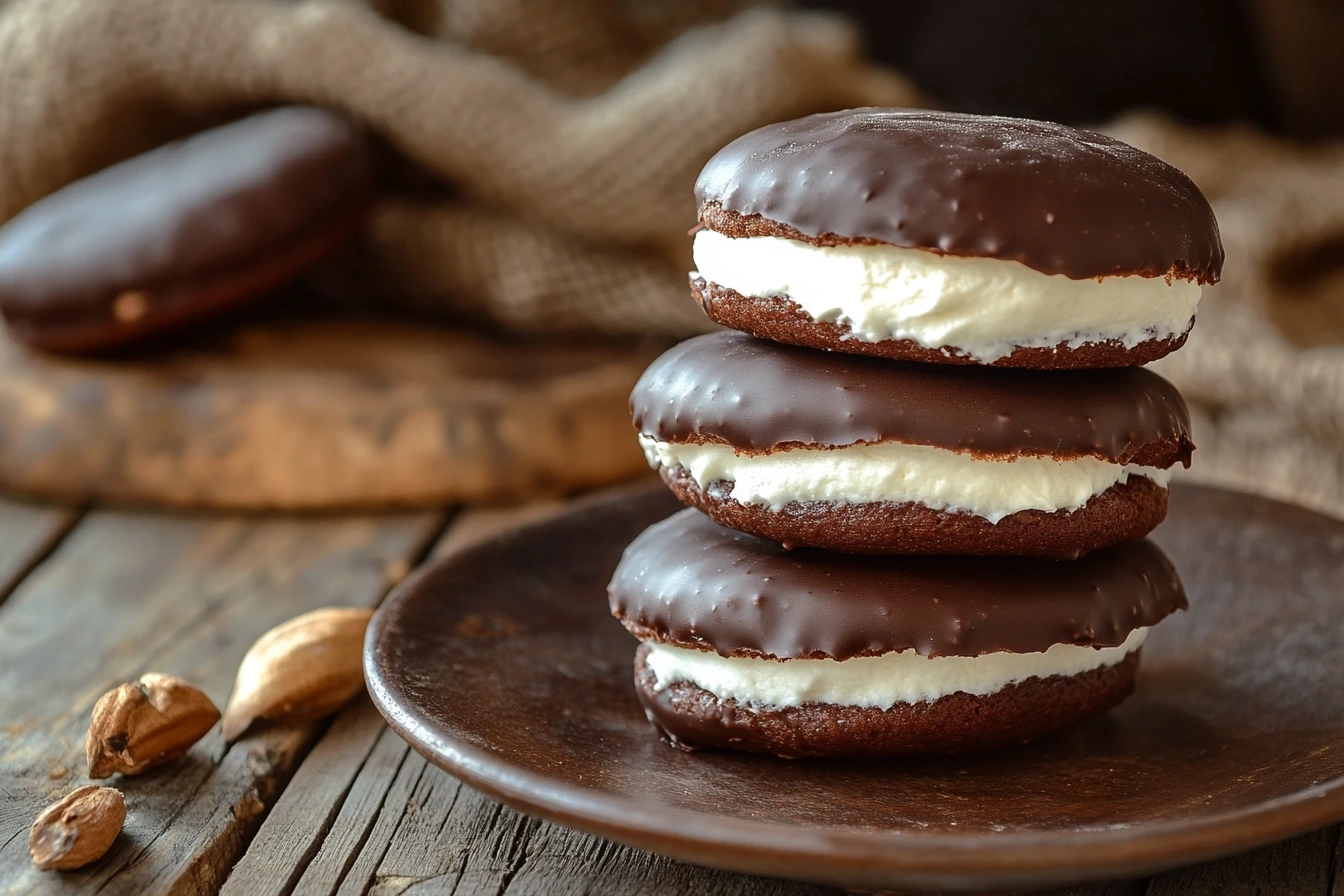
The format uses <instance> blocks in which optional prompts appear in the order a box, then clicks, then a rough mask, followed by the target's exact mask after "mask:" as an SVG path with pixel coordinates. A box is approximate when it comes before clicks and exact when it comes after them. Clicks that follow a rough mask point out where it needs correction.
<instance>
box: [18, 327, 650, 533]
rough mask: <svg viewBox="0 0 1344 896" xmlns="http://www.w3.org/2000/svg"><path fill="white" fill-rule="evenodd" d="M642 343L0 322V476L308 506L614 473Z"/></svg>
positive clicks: (159, 500)
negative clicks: (172, 334) (29, 343)
mask: <svg viewBox="0 0 1344 896" xmlns="http://www.w3.org/2000/svg"><path fill="white" fill-rule="evenodd" d="M656 351H657V348H656V347H651V346H631V347H613V346H601V347H572V346H557V345H535V344H531V345H529V344H520V343H515V342H506V341H503V340H501V339H498V338H496V337H491V336H487V335H483V334H481V333H475V332H465V331H450V330H440V329H434V328H432V327H427V326H417V325H415V324H407V323H390V322H383V321H377V322H375V321H363V320H330V321H312V320H307V321H303V322H272V323H266V324H261V325H254V326H250V327H245V328H243V329H240V330H238V331H236V332H234V333H233V334H231V335H229V336H227V337H224V338H223V339H221V340H219V341H216V342H212V343H210V344H208V345H201V346H196V347H193V348H189V349H182V350H176V351H173V352H169V353H162V352H161V353H155V354H152V355H144V356H139V357H133V358H124V359H113V360H100V361H74V360H70V359H66V358H53V357H50V356H46V355H41V354H38V353H35V352H31V351H28V350H26V349H25V348H23V347H21V346H20V345H18V344H17V343H15V342H14V341H12V340H10V339H7V338H0V490H4V491H7V492H9V493H12V494H17V495H22V496H31V497H38V498H43V499H55V500H59V501H98V502H121V503H133V504H144V505H154V506H170V507H209V508H233V509H248V510H255V509H279V510H311V509H322V508H330V507H384V506H415V505H433V504H444V503H451V502H460V501H482V500H496V499H501V500H503V499H512V498H522V497H532V496H535V495H537V494H539V493H560V492H565V491H570V490H575V489H580V488H585V487H589V486H594V485H598V484H602V483H607V482H613V481H619V480H621V479H625V478H628V477H631V476H633V475H635V474H636V473H638V472H639V471H641V470H644V469H646V466H645V464H644V460H643V458H642V456H641V455H640V452H639V449H638V447H637V445H636V442H635V438H634V433H633V430H632V429H631V426H630V417H629V411H628V408H627V397H628V395H629V392H630V388H631V387H632V386H633V385H634V382H635V380H636V379H637V378H638V376H639V374H640V372H641V371H642V370H643V368H644V367H645V365H647V363H648V362H649V361H650V360H652V358H653V356H654V355H655V354H656Z"/></svg>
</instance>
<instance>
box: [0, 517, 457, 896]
mask: <svg viewBox="0 0 1344 896" xmlns="http://www.w3.org/2000/svg"><path fill="white" fill-rule="evenodd" d="M441 526H442V518H441V516H439V515H437V514H432V513H420V514H407V515H401V516H380V517H372V518H345V519H294V520H276V521H259V520H255V519H248V518H223V519H206V518H183V517H167V516H158V515H152V514H140V513H111V512H101V511H100V512H94V513H91V514H89V515H88V516H87V517H85V518H84V519H83V520H82V521H81V522H80V524H79V525H78V526H76V528H75V529H74V530H73V531H72V532H71V533H70V534H69V535H68V536H67V537H66V538H65V540H64V541H63V542H62V543H61V544H60V546H59V547H58V548H57V549H56V550H55V551H54V553H53V554H52V555H51V556H50V558H49V559H48V562H46V563H43V564H42V565H41V566H40V567H38V568H37V569H36V570H35V571H34V573H33V574H32V575H30V576H29V577H28V578H27V579H26V580H25V581H24V582H23V583H22V585H21V586H20V587H19V588H18V589H17V590H16V591H15V593H14V594H13V596H12V597H11V599H10V600H9V601H8V602H7V603H6V604H5V605H4V606H3V607H0V694H3V695H4V700H5V710H6V712H5V717H4V722H5V725H4V728H3V729H0V730H2V732H3V735H4V741H3V746H2V747H0V780H3V781H4V795H5V799H4V800H3V801H0V892H3V893H26V892H84V891H91V890H93V889H98V890H99V892H102V893H108V894H119V893H125V894H136V896H139V894H147V893H185V894H195V893H213V892H215V890H216V889H217V887H218V886H219V884H220V883H221V882H222V880H223V878H224V876H225V875H226V873H227V870H228V869H229V868H230V867H231V866H232V865H233V864H234V862H235V861H236V860H237V858H238V856H239V855H241V853H242V852H243V850H244V848H245V847H246V845H247V843H248V842H249V840H250V839H251V836H252V834H253V833H254V832H255V830H256V828H257V827H258V826H259V825H260V823H261V821H262V818H263V816H264V814H265V812H266V810H267V808H268V807H269V806H270V805H271V804H272V803H273V802H274V800H275V798H276V797H277V795H278V794H279V792H280V790H281V789H282V788H283V787H284V784H285V783H286V781H287V780H288V778H289V775H290V773H291V772H292V770H293V768H294V766H295V765H296V764H297V762H298V760H299V759H300V758H301V757H302V755H303V754H304V753H305V752H306V750H307V749H308V747H309V745H310V744H312V743H313V742H314V740H315V739H316V738H317V736H318V735H319V733H320V731H321V727H320V726H316V725H309V726H302V727H295V728H273V729H270V730H268V731H265V732H263V733H261V734H260V735H258V736H256V737H253V738H249V739H246V740H244V741H242V742H240V743H238V744H235V745H234V746H233V747H232V748H229V747H226V746H225V745H224V744H223V742H222V740H221V739H220V737H219V733H218V729H216V730H215V731H212V732H211V733H210V734H208V735H207V736H206V737H205V739H204V740H202V741H201V742H200V743H199V744H197V745H196V747H195V748H193V749H192V750H191V751H190V752H189V753H188V754H187V755H186V756H185V757H183V759H182V760H179V761H178V762H176V763H173V764H172V765H169V766H165V767H164V768H162V769H159V770H156V771H154V772H151V773H149V774H146V775H143V776H140V777H135V778H123V777H118V778H115V779H113V780H112V781H110V782H108V783H111V784H112V785H113V786H116V787H118V788H120V789H122V790H123V791H124V792H125V793H126V796H127V802H128V805H129V809H130V814H129V817H128V820H127V823H126V827H125V831H124V833H123V835H122V837H121V838H120V839H119V840H118V842H117V843H116V844H115V845H114V846H113V848H112V850H111V852H110V853H109V854H108V855H107V856H106V857H105V858H104V859H102V860H101V861H99V862H98V863H96V864H94V865H92V866H90V867H89V868H88V869H85V870H83V871H78V872H72V873H68V874H63V875H52V874H43V873H41V872H37V871H35V870H34V869H33V868H32V867H31V865H30V864H29V860H28V854H27V842H26V841H27V836H26V834H27V828H28V825H29V823H30V822H31V820H32V818H33V817H34V816H35V815H36V814H37V812H38V810H39V809H40V808H41V807H42V806H43V805H45V804H46V803H47V802H49V801H50V800H52V799H53V798H55V797H58V796H60V795H62V794H64V793H65V792H67V791H68V790H70V789H71V788H72V787H74V786H76V785H77V784H79V783H81V782H82V780H83V775H84V773H85V768H84V756H83V744H84V733H85V731H86V729H87V726H88V717H89V711H90V709H91V707H92V705H93V703H94V701H95V700H96V699H97V698H98V696H99V695H100V694H101V693H103V691H105V690H106V689H107V688H109V687H111V686H113V685H115V684H117V683H118V682H120V681H124V680H127V679H131V678H134V677H136V676H138V675H139V674H141V673H143V672H146V671H159V672H167V673H171V674H175V675H178V676H181V677H182V678H185V679H186V680H188V681H190V682H192V683H194V684H196V685H198V686H200V687H201V688H202V689H203V690H204V691H205V692H206V693H207V694H209V695H210V697H211V698H212V699H213V700H214V701H215V702H216V703H217V704H219V705H221V706H222V705H223V704H224V702H225V699H226V698H227V696H228V694H229V690H230V688H231V686H232V683H233V676H234V673H235V671H236V669H237V665H238V662H239V660H240V659H241V658H242V655H243V653H244V652H245V651H246V650H247V648H248V647H249V646H250V645H251V644H252V642H253V641H254V640H255V639H256V638H257V637H258V636H259V635H261V634H262V633H263V632H264V631H266V630H267V629H269V628H271V627H272V626H274V625H275V624H277V623H279V622H281V621H284V620H285V619H288V618H291V617H293V616H295V615H297V614H299V613H301V612H304V611H306V610H309V609H312V608H315V607H319V606H331V605H336V606H357V605H369V604H372V603H373V602H375V601H377V600H378V599H379V597H380V596H381V595H382V593H383V592H384V590H385V588H386V584H387V583H386V572H385V571H386V570H387V569H389V568H393V567H395V566H396V565H397V564H398V563H401V564H404V563H405V562H407V560H408V559H414V558H416V557H419V556H420V555H421V554H422V553H423V551H424V550H425V549H426V548H427V547H428V543H429V541H430V540H431V539H432V538H433V536H434V535H436V534H437V533H438V532H439V531H440V529H441Z"/></svg>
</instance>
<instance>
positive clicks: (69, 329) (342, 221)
mask: <svg viewBox="0 0 1344 896" xmlns="http://www.w3.org/2000/svg"><path fill="white" fill-rule="evenodd" d="M369 210H370V206H369V205H368V203H366V202H362V201H361V202H360V204H359V205H358V206H356V207H353V208H351V209H348V210H346V211H343V212H341V213H339V214H335V215H333V217H331V218H330V219H329V220H328V221H326V222H324V223H322V224H321V225H320V226H319V227H317V228H316V229H314V230H313V231H312V232H310V233H308V234H306V235H304V236H302V237H300V238H298V239H296V240H294V241H293V242H292V243H290V244H289V245H286V246H282V247H280V248H279V249H278V250H277V251H275V252H273V253H271V254H269V255H267V256H266V257H264V258H258V259H255V260H253V261H251V262H248V263H246V264H241V265H239V266H237V267H236V268H235V269H232V270H227V271H220V272H219V273H218V274H216V275H214V276H213V277H206V278H201V279H196V280H192V281H190V282H182V283H172V284H164V285H162V286H158V287H155V288H151V289H144V290H131V291H126V292H122V293H120V294H118V295H109V296H108V298H107V302H106V304H105V305H103V306H101V307H99V308H96V309H92V310H89V309H82V308H81V309H73V308H72V309H63V308H61V307H59V306H55V305H53V307H52V308H51V309H50V310H49V311H46V312H44V313H42V314H32V313H28V312H26V311H20V310H16V309H13V308H5V309H3V313H4V317H5V322H6V324H7V326H8V328H9V331H10V333H11V334H12V335H13V336H14V337H15V338H17V339H19V340H20V341H22V342H24V343H25V344H27V345H30V346H32V347H34V348H38V349H41V350H43V351H48V352H55V353H59V354H100V353H105V352H113V351H117V350H119V349H122V348H127V347H130V346H133V345H138V344H140V343H142V342H146V341H148V340H151V339H153V338H155V337H157V336H161V335H163V334H166V333H170V332H174V331H177V330H181V329H186V328H188V327H191V326H192V325H194V324H196V323H199V322H201V321H204V320H207V319H210V318H213V317H216V316H219V315H222V314H225V313H227V312H229V311H233V310H238V309H243V308H246V307H248V306H249V305H251V304H252V303H254V302H256V301H258V300H260V299H262V298H264V297H265V296H266V295H268V294H270V293H271V292H273V291H275V290H277V289H279V288H280V287H282V286H284V285H286V284H287V283H290V282H291V281H293V280H295V279H297V278H298V277H300V276H302V275H303V274H304V273H306V272H307V271H308V270H310V269H311V268H313V267H314V266H316V265H318V264H321V263H322V262H323V261H326V260H327V259H329V258H332V257H333V256H335V255H336V254H338V253H339V252H340V251H341V250H342V249H344V248H345V246H346V245H348V244H349V243H350V241H351V240H352V239H353V238H354V237H355V236H356V235H358V233H359V232H360V231H361V230H362V229H363V228H364V225H365V223H366V222H367V220H368V216H369ZM132 295H133V296H134V298H133V299H132V302H133V304H125V302H126V299H127V297H128V296H132Z"/></svg>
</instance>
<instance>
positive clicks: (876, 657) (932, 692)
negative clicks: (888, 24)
mask: <svg viewBox="0 0 1344 896" xmlns="http://www.w3.org/2000/svg"><path fill="white" fill-rule="evenodd" d="M696 191H697V197H698V200H699V205H700V224H701V227H700V229H699V230H698V232H697V233H696V235H695V262H696V267H697V269H698V270H697V271H696V272H695V273H694V274H693V275H692V289H693V291H694V293H695V296H696V298H697V299H698V300H699V302H700V304H701V305H702V306H703V307H704V309H705V312H706V313H707V314H708V315H709V316H710V317H711V318H713V319H714V320H715V321H718V322H719V323H721V324H725V325H726V326H728V327H731V328H732V330H726V331H723V332H718V333H714V334H712V335H708V336H701V337H698V338H695V339H691V340H689V341H687V342H684V343H682V344H681V345H678V346H677V347H675V348H673V349H672V350H671V351H669V352H667V353H666V354H664V355H663V356H662V357H661V358H659V359H658V360H657V361H655V362H654V363H653V365H652V366H650V367H649V369H648V370H647V371H646V372H645V374H644V376H643V378H642V379H641V380H640V382H639V384H638V385H637V386H636V387H635V390H634V393H633V394H632V396H631V407H632V411H633V414H634V423H635V427H636V428H637V429H638V431H639V439H640V442H641V443H642V445H643V447H644V450H645V452H646V454H647V455H648V458H649V462H650V463H651V464H652V465H653V466H654V467H655V468H657V469H658V471H659V472H660V473H661V474H662V477H663V479H664V480H665V481H666V482H667V484H668V486H669V487H670V488H671V489H672V490H673V491H674V492H675V493H676V494H677V496H678V497H679V498H680V499H681V500H682V501H683V502H685V503H686V504H688V505H690V507H691V508H693V509H688V510H684V511H682V512H680V513H678V514H676V515H675V516H672V517H670V518H669V519H666V520H664V521H663V522H661V523H658V524H656V525H654V526H652V527H651V528H649V529H648V530H647V531H645V532H644V533H643V534H641V535H640V536H639V537H638V538H636V539H635V541H634V542H633V543H632V544H631V545H630V546H629V548H628V549H627V550H626V552H625V556H624V557H623V559H622V560H621V564H620V566H619V568H618V569H617V570H616V573H615V575H614V577H613V579H612V581H611V585H610V596H611V606H612V611H613V612H614V614H615V615H616V616H617V617H618V618H619V619H620V620H621V621H622V622H623V623H624V624H625V626H626V628H628V629H629V630H630V631H631V633H633V634H634V635H635V637H637V638H638V639H639V640H640V642H641V643H640V646H639V649H638V652H637V653H636V655H635V685H636V688H637V689H638V692H639V697H640V700H641V701H642V702H643V704H644V707H645V709H646V711H647V714H648V717H649V719H650V721H652V722H653V724H654V725H655V726H656V727H657V728H658V729H660V730H661V731H662V732H663V733H664V734H665V735H666V736H667V737H668V738H669V739H670V740H671V741H672V742H673V743H674V744H677V745H679V746H683V747H686V748H698V747H722V748H731V749H739V750H752V751H760V752H767V753H774V754H777V755H779V756H785V757H794V756H863V755H867V756H875V755H901V754H937V753H954V752H964V751H968V750H974V749H982V748H988V747H994V746H1001V745H1007V744H1013V743H1020V742H1023V741H1028V740H1031V739H1033V738H1036V737H1040V736H1042V735H1045V734H1048V733H1050V732H1053V731H1057V730H1059V729H1061V728H1063V727H1065V726H1068V725H1072V724H1074V723H1077V722H1079V721H1082V720H1084V719H1087V718H1089V717H1091V716H1095V715H1097V714H1099V713H1101V712H1104V711H1105V710H1106V709H1108V708H1110V707H1112V706H1114V705H1115V704H1117V703H1119V702H1120V701H1121V700H1123V699H1124V698H1125V697H1126V696H1127V695H1128V694H1129V693H1130V692H1131V691H1132V690H1133V689H1134V683H1135V676H1136V673H1137V671H1138V665H1139V656H1140V652H1141V648H1142V646H1143V643H1144V639H1145V637H1146V636H1147V634H1148V631H1149V629H1150V628H1151V627H1152V626H1154V625H1156V624H1157V623H1159V622H1161V621H1162V619H1164V618H1165V617H1166V616H1167V615H1169V614H1170V613H1172V612H1174V611H1175V610H1178V609H1182V608H1184V607H1185V606H1186V600H1185V595H1184V593H1183V591H1182V588H1181V583H1180V580H1179V579H1178V578H1177V575H1176V571H1175V570H1174V569H1173V567H1172V565H1171V563H1170V561H1169V560H1168V559H1167V558H1166V557H1165V556H1164V555H1163V553H1162V551H1161V550H1159V549H1158V548H1157V546H1156V545H1154V544H1153V543H1152V542H1150V541H1147V540H1144V536H1145V535H1147V534H1148V533H1149V532H1150V531H1151V530H1152V529H1153V528H1154V527H1155V526H1157V524H1158V523H1160V522H1161V521H1162V519H1163V517H1165V516H1166V512H1167V483H1168V478H1169V475H1170V469H1171V468H1172V467H1173V466H1175V465H1176V464H1185V465H1188V464H1189V461H1190V453H1191V451H1192V450H1193V448H1194V446H1193V444H1192V443H1191V441H1190V435H1189V417H1188V414H1187V411H1186V407H1185V403H1184V401H1183V400H1182V398H1181V396H1180V393H1178V392H1177V391H1176V389H1175V388H1174V387H1173V386H1172V385H1171V384H1170V383H1168V382H1167V381H1166V380H1164V379H1162V378H1161V377H1160V376H1158V375H1156V374H1154V373H1151V372H1149V371H1147V370H1144V369H1143V368H1142V367H1141V366H1140V365H1142V364H1145V363H1147V362H1149V361H1152V360H1154V359H1156V358H1159V357H1161V356H1163V355H1165V354H1167V353H1168V352H1171V351H1173V350H1175V349H1177V348H1179V347H1180V346H1181V345H1182V343H1183V342H1184V341H1185V338H1186V335H1187V333H1188V332H1189V330H1190V327H1191V326H1192V324H1193V323H1194V317H1195V308H1196V305H1197V304H1198V302H1199V296H1200V289H1201V286H1202V285H1204V284H1208V283H1213V282H1216V281H1217V279H1218V276H1219V272H1220V269H1221V267H1222V260H1223V251H1222V246H1221V244H1220V241H1219V237H1218V226H1217V223H1216V221H1215V220H1214V216H1213V212H1212V210H1211V209H1210V208H1209V205H1208V203H1207V202H1206V201H1205V199H1204V197H1203V196H1202V195H1201V194H1200V192H1199V190H1198V189H1197V188H1196V187H1195V185H1194V184H1193V183H1192V182H1191V181H1190V179H1189V178H1188V177H1186V176H1185V175H1184V174H1182V173H1181V172H1180V171H1178V170H1176V169H1175V168H1172V167H1171V166H1169V165H1167V164H1165V163H1163V162H1161V161H1159V160H1158V159H1156V158H1154V157H1152V156H1150V155H1147V154H1145V153H1143V152H1140V151H1138V150H1136V149H1134V148H1132V147H1130V146H1127V145H1125V144H1123V143H1119V142H1117V141H1115V140H1111V139H1109V138H1107V137H1104V136H1101V135H1098V134H1093V133H1087V132H1083V131H1077V130H1073V129H1071V128H1067V127H1063V126H1060V125H1054V124H1046V123H1041V122H1033V121H1023V120H1018V119H1009V118H987V117H979V116H971V115H955V114H947V113H937V112H924V111H912V110H882V109H861V110H856V111H850V112H842V113H836V114H826V115H814V116H811V117H808V118H803V119H800V120H798V121H791V122H785V123H783V124H776V125H771V126H769V127H765V128H761V129H760V130H757V131H754V132H752V133H750V134H747V135H745V136H743V137H741V138H739V139H738V140H736V141H734V142H733V143H731V144H729V145H728V146H727V147H725V148H724V149H723V150H721V151H720V152H719V153H718V154H717V155H716V156H714V158H713V159H711V160H710V161H709V163H708V165H706V166H705V169H704V171H703V172H702V173H701V175H700V179H699V181H698V183H697V186H696Z"/></svg>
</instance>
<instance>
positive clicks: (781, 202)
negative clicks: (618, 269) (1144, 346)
mask: <svg viewBox="0 0 1344 896" xmlns="http://www.w3.org/2000/svg"><path fill="white" fill-rule="evenodd" d="M695 192H696V199H697V201H698V202H699V205H700V209H701V220H702V221H704V222H705V223H707V224H709V225H710V226H712V227H714V228H715V229H718V230H724V229H725V227H724V222H721V221H718V222H716V221H715V220H713V212H714V208H712V206H717V207H718V208H720V209H722V210H723V211H726V212H730V213H734V214H736V215H742V216H751V215H759V216H761V217H762V218H765V219H767V220H768V221H770V222H776V223H778V224H783V225H785V226H786V227H787V228H789V229H791V230H793V231H796V232H797V233H796V236H798V237H801V238H804V239H813V240H817V241H820V242H822V243H823V244H825V243H834V242H846V241H854V240H858V241H877V242H882V243H891V244H893V245H896V246H904V247H908V248H918V249H929V250H932V251H936V252H943V253H947V254H949V255H967V256H979V257H987V258H1004V259H1011V260H1014V261H1019V262H1021V263H1022V264H1025V265H1027V266H1028V267H1031V268H1035V269H1036V270H1038V271H1042V272H1044V273H1047V274H1063V275H1065V276H1067V277H1072V278H1074V279H1084V278H1088V277H1100V276H1105V275H1114V274H1138V275H1142V276H1147V277H1158V276H1166V275H1168V274H1174V275H1176V276H1181V277H1188V278H1191V279H1195V280H1198V281H1200V282H1205V283H1207V282H1215V281H1217V279H1218V277H1219V275H1220V273H1221V271H1222V265H1223V247H1222V242H1221V240H1220V238H1219V235H1218V222H1217V221H1216V220H1215V219H1214V216H1213V210H1212V209H1211V208H1210V207H1209V203H1208V201H1207V200H1206V199H1205V198H1204V195H1203V194H1202V193H1201V192H1200V191H1199V188H1198V187H1196V186H1195V184H1194V182H1193V181H1191V180H1190V178H1189V177H1187V176H1186V175H1185V174H1184V173H1182V172H1181V171H1179V170H1178V169H1176V168H1173V167H1172V166H1171V165H1168V164H1167V163H1165V162H1163V161H1161V160H1160V159H1158V158H1156V157H1155V156H1151V155H1149V154H1148V153H1145V152H1142V151H1140V150H1138V149H1135V148H1134V147H1132V146H1129V145H1128V144H1125V143H1121V142H1120V141H1118V140H1113V139H1111V138H1110V137H1106V136H1103V135H1101V134H1095V133H1092V132H1090V131H1079V130H1075V129H1074V128H1070V127H1066V126H1064V125H1059V124H1052V123H1048V122H1039V121H1028V120H1026V119H1018V118H1002V117H994V116H979V115H963V114H957V113H951V112H931V111H925V110H914V109H856V110H851V111H847V112H832V113H825V114H821V115H811V116H808V117H806V118H800V119H797V120H795V121H786V122H781V123H778V124H772V125H768V126H766V127H763V128H760V129H758V130H755V131H752V132H750V133H748V134H745V135H743V136H742V137H739V138H738V139H736V140H734V141H733V142H732V143H729V144H728V145H727V146H725V147H724V148H723V149H721V150H719V152H718V153H717V154H715V155H714V157H713V158H711V159H710V160H709V163H708V164H706V165H705V168H704V170H703V171H701V173H700V177H699V180H698V181H697V182H696V187H695ZM728 229H731V228H728ZM767 229H768V228H767ZM731 235H739V234H731ZM781 235H788V234H781Z"/></svg>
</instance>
